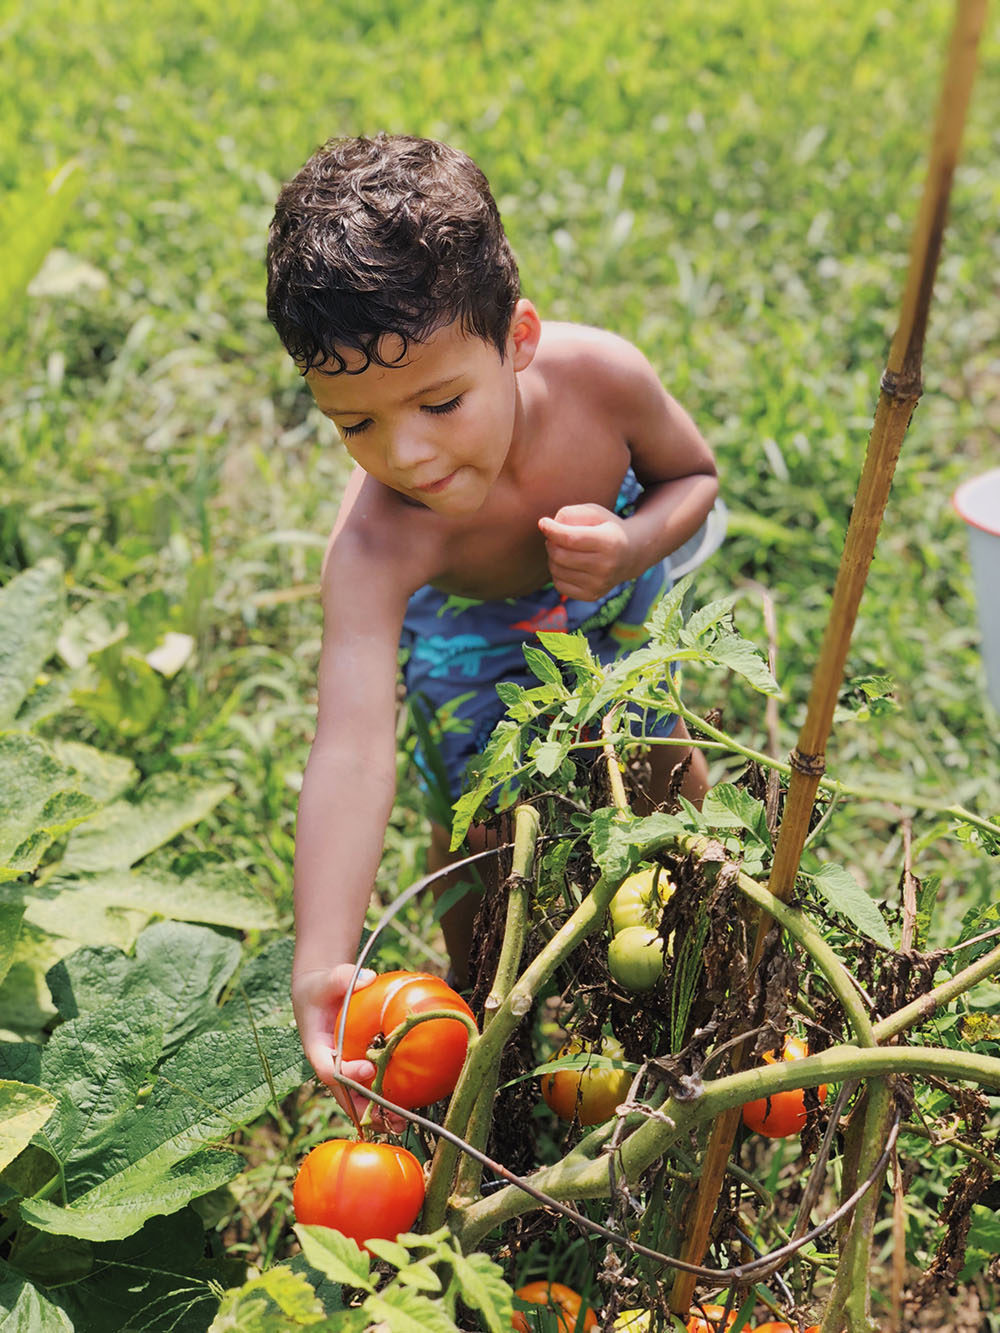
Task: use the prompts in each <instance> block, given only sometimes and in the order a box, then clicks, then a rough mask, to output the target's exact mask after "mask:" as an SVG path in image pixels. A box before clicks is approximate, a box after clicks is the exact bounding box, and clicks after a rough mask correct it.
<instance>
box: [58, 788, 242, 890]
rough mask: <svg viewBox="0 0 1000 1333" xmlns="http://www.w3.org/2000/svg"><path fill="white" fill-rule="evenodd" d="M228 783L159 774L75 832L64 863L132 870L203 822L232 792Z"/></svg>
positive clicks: (66, 868)
mask: <svg viewBox="0 0 1000 1333" xmlns="http://www.w3.org/2000/svg"><path fill="white" fill-rule="evenodd" d="M231 790H232V788H231V787H230V786H229V784H228V783H215V784H213V785H212V786H208V787H206V786H204V785H203V784H201V783H197V782H195V781H193V780H192V779H190V778H181V777H178V776H176V775H175V774H165V773H161V774H158V775H157V777H155V778H153V779H151V780H150V781H149V782H147V783H146V784H145V785H144V786H143V787H141V788H140V789H139V791H138V793H137V795H136V799H135V800H134V801H124V800H122V801H115V802H114V804H113V805H109V806H105V808H104V809H103V810H101V811H100V812H99V814H97V815H95V816H94V818H93V819H92V820H91V821H90V822H89V823H88V825H87V827H86V828H81V829H77V830H75V831H74V832H73V834H72V835H71V836H70V839H69V842H68V843H67V846H66V855H65V856H64V858H63V860H62V862H61V863H60V868H61V869H62V870H64V871H70V870H82V871H87V870H127V869H128V867H129V866H131V865H134V863H135V862H136V861H139V860H141V858H142V857H144V856H147V855H148V854H149V853H150V852H151V851H153V850H154V849H155V848H157V847H160V846H161V845H162V844H163V843H165V842H169V841H170V839H171V838H174V837H176V836H177V834H178V833H180V832H182V831H183V830H184V829H186V828H188V827H190V825H192V824H197V823H198V822H199V821H200V820H202V819H204V818H205V816H206V815H208V814H210V813H211V811H212V810H214V808H215V807H216V806H217V805H218V803H219V802H220V801H221V800H223V799H224V798H225V797H226V796H228V795H229V793H230V791H231Z"/></svg>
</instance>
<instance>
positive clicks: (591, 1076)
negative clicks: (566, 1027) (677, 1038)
mask: <svg viewBox="0 0 1000 1333" xmlns="http://www.w3.org/2000/svg"><path fill="white" fill-rule="evenodd" d="M583 1050H584V1046H583V1043H582V1042H581V1041H579V1040H578V1039H577V1038H575V1037H573V1038H572V1039H571V1040H570V1041H568V1042H567V1043H566V1044H565V1046H563V1047H562V1049H561V1050H560V1051H559V1057H558V1058H560V1059H561V1058H562V1057H563V1056H564V1055H576V1054H578V1053H579V1052H581V1051H583ZM600 1053H601V1054H602V1055H606V1056H607V1057H608V1058H609V1059H611V1060H623V1059H624V1058H625V1052H624V1050H623V1049H622V1044H621V1042H620V1041H618V1040H617V1038H615V1037H605V1038H604V1041H603V1042H602V1044H601V1052H600ZM631 1082H632V1076H631V1074H629V1072H628V1070H626V1069H607V1068H600V1067H598V1066H596V1065H595V1066H593V1067H587V1068H585V1069H557V1070H554V1071H553V1072H552V1073H549V1074H543V1075H542V1079H541V1089H542V1096H543V1098H544V1099H545V1103H546V1105H547V1106H548V1107H549V1109H550V1110H552V1111H555V1113H556V1115H557V1116H558V1117H559V1119H560V1120H573V1119H576V1120H577V1121H579V1123H580V1124H581V1125H599V1124H600V1123H601V1122H602V1121H604V1120H610V1119H611V1117H612V1116H613V1115H614V1113H615V1108H616V1107H617V1106H618V1105H619V1104H620V1103H621V1102H623V1101H624V1100H625V1097H626V1096H627V1094H628V1090H629V1086H630V1085H631Z"/></svg>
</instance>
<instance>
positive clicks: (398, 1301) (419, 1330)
mask: <svg viewBox="0 0 1000 1333" xmlns="http://www.w3.org/2000/svg"><path fill="white" fill-rule="evenodd" d="M363 1308H364V1309H365V1310H367V1312H368V1314H369V1315H370V1316H371V1319H372V1322H373V1323H378V1322H380V1321H381V1322H383V1323H384V1324H385V1325H386V1326H387V1328H388V1330H389V1333H459V1328H458V1325H457V1324H456V1323H455V1321H454V1320H453V1319H451V1318H450V1317H449V1316H448V1314H447V1313H446V1312H445V1310H444V1307H443V1306H441V1305H438V1304H437V1303H436V1302H435V1301H431V1300H428V1298H427V1297H426V1296H421V1295H420V1293H419V1292H416V1291H409V1290H407V1289H406V1288H405V1287H394V1286H389V1287H386V1288H385V1290H384V1291H380V1292H376V1293H374V1294H373V1295H371V1296H368V1297H367V1298H366V1300H365V1303H364V1307H363Z"/></svg>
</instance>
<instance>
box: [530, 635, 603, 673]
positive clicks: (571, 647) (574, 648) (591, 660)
mask: <svg viewBox="0 0 1000 1333" xmlns="http://www.w3.org/2000/svg"><path fill="white" fill-rule="evenodd" d="M538 642H539V643H540V644H541V645H542V647H543V648H544V649H545V651H546V652H547V653H549V654H550V656H552V657H554V658H556V660H557V661H559V662H569V663H570V664H571V665H573V666H580V667H590V668H594V667H596V666H597V659H596V658H595V657H594V654H593V650H592V649H591V647H590V644H589V643H588V642H587V639H586V636H585V635H584V634H581V633H580V632H579V630H577V631H574V633H572V634H566V633H554V632H553V631H552V630H544V629H543V630H539V632H538Z"/></svg>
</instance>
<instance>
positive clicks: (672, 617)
mask: <svg viewBox="0 0 1000 1333" xmlns="http://www.w3.org/2000/svg"><path fill="white" fill-rule="evenodd" d="M692 582H693V579H692V576H691V575H690V574H686V575H685V576H684V578H682V579H680V580H679V581H678V582H677V583H675V584H674V586H673V587H672V588H671V589H670V591H669V592H666V593H664V595H663V596H662V597H661V598H660V600H659V601H658V602H657V604H656V606H655V607H654V608H653V612H652V614H651V615H650V617H649V619H648V620H647V621H646V629H647V630H649V637H650V638H651V639H652V640H653V641H654V642H655V643H658V644H662V645H664V646H665V647H667V648H675V647H676V646H677V644H678V643H679V642H680V635H681V629H682V628H683V625H684V600H685V598H686V597H687V595H688V593H689V591H690V590H691V586H692Z"/></svg>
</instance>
